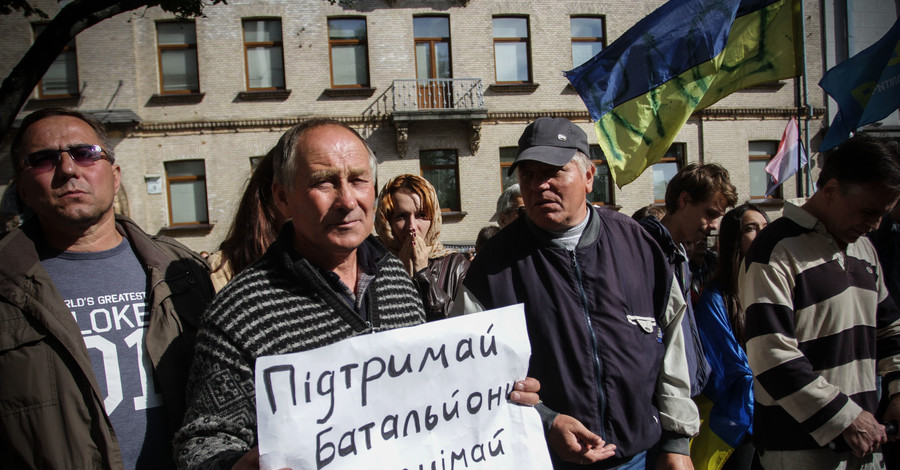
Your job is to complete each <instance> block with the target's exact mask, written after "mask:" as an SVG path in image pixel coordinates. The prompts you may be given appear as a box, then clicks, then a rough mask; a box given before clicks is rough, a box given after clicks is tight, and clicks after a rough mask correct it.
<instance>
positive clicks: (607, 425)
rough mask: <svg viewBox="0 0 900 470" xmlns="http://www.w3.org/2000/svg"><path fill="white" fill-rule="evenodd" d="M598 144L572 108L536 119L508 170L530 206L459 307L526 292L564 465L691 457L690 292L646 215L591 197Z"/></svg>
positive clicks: (694, 418)
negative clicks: (686, 328)
mask: <svg viewBox="0 0 900 470" xmlns="http://www.w3.org/2000/svg"><path fill="white" fill-rule="evenodd" d="M589 153H590V147H589V146H588V140H587V135H586V134H585V132H584V131H583V130H582V129H581V128H580V127H579V126H578V125H576V124H574V123H572V122H571V121H569V120H567V119H561V118H549V117H542V118H539V119H537V120H536V121H534V122H533V123H531V124H529V125H528V127H526V128H525V131H524V132H523V134H522V137H521V138H520V139H519V154H518V156H517V157H516V160H515V162H513V165H512V168H511V169H510V171H511V172H513V171H515V172H516V173H517V174H518V179H519V186H520V188H521V191H522V199H523V200H524V204H525V216H524V217H519V218H518V219H516V220H515V221H513V222H512V223H510V224H509V225H508V226H507V227H506V228H504V229H503V230H501V231H500V233H498V234H497V235H495V236H494V237H493V238H491V239H490V240H488V242H487V243H486V244H485V246H484V249H483V250H482V251H480V252H479V254H478V256H477V257H476V258H475V260H474V261H473V263H472V265H471V266H470V268H469V271H468V272H467V274H466V279H465V281H464V282H463V289H462V292H461V293H460V294H459V295H458V296H457V298H456V301H455V302H454V307H453V310H454V311H453V312H452V313H453V314H462V313H471V312H477V311H481V310H485V309H491V308H499V307H504V306H507V305H514V304H519V303H523V304H525V318H526V323H527V325H528V336H529V339H530V340H531V348H532V356H531V363H530V364H529V376H532V377H536V378H538V379H539V380H540V382H541V387H542V388H541V399H542V400H543V404H542V405H540V406H538V407H537V408H538V412H539V413H541V416H542V418H543V419H544V423H545V426H546V429H547V440H548V442H549V444H550V448H551V450H552V451H553V453H552V456H553V460H554V468H555V469H557V470H560V469H572V470H574V469H576V468H578V469H581V468H585V467H583V466H584V465H586V464H593V465H592V466H590V467H588V468H592V469H594V468H614V467H619V466H624V468H629V469H631V468H645V466H646V468H653V466H654V463H655V461H656V460H657V456H658V459H659V461H660V462H659V463H660V466H659V467H657V468H690V463H691V461H690V457H689V455H688V454H689V449H688V443H689V438H690V436H692V435H694V434H695V433H696V432H697V430H698V429H699V426H700V422H699V416H698V413H697V408H696V406H695V405H694V402H693V401H692V400H691V398H690V386H689V383H690V382H689V380H688V377H689V375H688V366H687V361H686V355H685V348H684V334H683V331H682V328H681V323H682V319H683V318H684V312H685V305H686V304H685V301H684V296H683V295H682V293H681V290H680V289H679V288H678V283H677V282H674V277H673V274H672V268H671V266H670V265H669V263H668V261H667V259H666V257H665V254H664V253H663V252H662V250H661V249H660V248H659V245H657V244H656V242H655V241H653V239H652V238H650V236H649V235H648V234H647V232H645V231H644V230H643V229H642V228H641V227H640V225H638V224H637V222H635V221H634V220H632V219H631V218H630V217H627V216H625V215H622V214H619V213H618V212H615V211H612V210H604V209H595V208H594V207H593V206H592V205H591V204H589V203H588V202H587V200H586V196H587V194H588V193H589V192H590V191H591V187H592V185H593V181H594V173H595V172H596V169H595V168H594V165H593V163H592V162H591V160H590V157H589V156H588V155H589ZM510 174H512V173H510Z"/></svg>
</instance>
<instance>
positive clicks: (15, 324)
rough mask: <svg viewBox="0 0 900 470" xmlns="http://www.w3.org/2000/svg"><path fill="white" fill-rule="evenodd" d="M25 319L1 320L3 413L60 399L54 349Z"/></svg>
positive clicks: (0, 396) (0, 403)
mask: <svg viewBox="0 0 900 470" xmlns="http://www.w3.org/2000/svg"><path fill="white" fill-rule="evenodd" d="M44 339H45V335H44V334H42V333H40V332H38V331H36V330H35V329H34V328H32V327H31V325H29V324H28V322H27V321H25V320H24V319H11V320H6V321H0V377H3V380H2V381H0V416H8V415H11V414H15V413H21V412H26V411H28V410H32V409H36V408H41V407H46V406H52V405H55V404H56V403H57V394H56V382H55V380H54V379H53V368H54V367H53V364H52V361H51V354H52V351H51V349H50V346H49V345H48V344H47V343H46V342H45V341H44Z"/></svg>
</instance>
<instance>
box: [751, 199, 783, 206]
mask: <svg viewBox="0 0 900 470" xmlns="http://www.w3.org/2000/svg"><path fill="white" fill-rule="evenodd" d="M747 202H749V203H750V204H753V205H755V206H760V207H781V206H783V205H784V199H777V198H774V197H767V198H765V199H759V198H755V199H749V200H748V201H747Z"/></svg>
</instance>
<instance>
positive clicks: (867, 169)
mask: <svg viewBox="0 0 900 470" xmlns="http://www.w3.org/2000/svg"><path fill="white" fill-rule="evenodd" d="M832 178H834V179H837V180H838V182H839V183H841V185H846V184H866V183H882V184H884V185H885V186H887V187H888V188H890V189H891V190H893V191H898V192H900V150H898V148H897V143H896V142H891V141H888V140H885V139H880V138H878V137H873V136H869V135H857V136H855V137H853V138H851V139H850V140H848V141H846V142H844V143H843V144H841V145H840V146H839V147H838V148H837V149H835V150H832V151H830V152H828V154H827V155H825V161H824V163H822V171H821V172H819V179H818V180H817V181H816V186H817V187H818V188H819V189H822V188H823V187H825V183H827V182H828V180H830V179H832Z"/></svg>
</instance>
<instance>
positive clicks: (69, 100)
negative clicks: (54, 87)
mask: <svg viewBox="0 0 900 470" xmlns="http://www.w3.org/2000/svg"><path fill="white" fill-rule="evenodd" d="M80 103H81V95H80V94H75V95H71V96H48V97H43V98H31V99H30V100H28V103H26V105H25V109H29V110H30V109H37V108H48V107H53V108H75V107H78V105H79V104H80Z"/></svg>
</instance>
